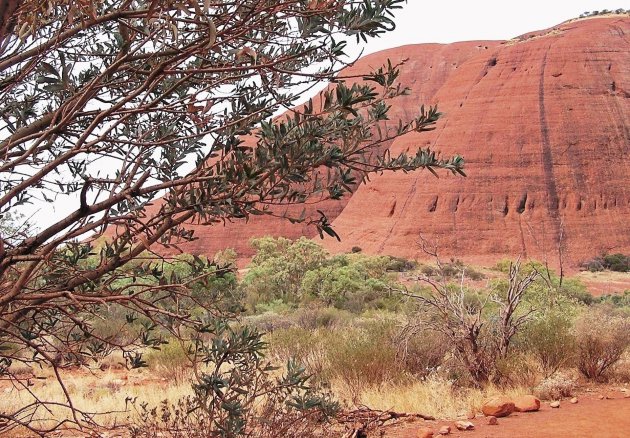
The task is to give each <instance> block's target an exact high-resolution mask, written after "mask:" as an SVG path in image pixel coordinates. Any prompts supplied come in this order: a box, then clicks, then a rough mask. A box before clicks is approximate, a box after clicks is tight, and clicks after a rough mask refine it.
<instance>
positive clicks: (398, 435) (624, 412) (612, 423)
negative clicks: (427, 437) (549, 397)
mask: <svg viewBox="0 0 630 438" xmlns="http://www.w3.org/2000/svg"><path fill="white" fill-rule="evenodd" d="M609 396H610V397H611V399H606V400H599V399H598V398H597V395H596V394H588V395H584V396H582V397H580V398H579V403H578V404H575V405H573V404H570V403H569V401H568V400H564V401H562V402H561V406H560V408H559V409H552V408H550V407H549V403H548V402H547V403H543V404H542V405H541V408H540V411H538V412H525V413H514V414H512V415H510V416H509V417H506V418H500V419H499V424H498V425H497V426H489V425H487V424H486V423H487V421H486V419H485V418H483V417H477V418H475V419H474V420H471V421H472V422H473V423H474V424H475V430H474V431H467V432H460V431H458V430H456V429H455V426H454V422H445V421H425V422H416V423H412V424H404V425H395V426H392V427H389V428H387V429H386V430H385V434H384V435H383V436H384V437H388V438H415V436H416V432H417V430H418V429H419V428H421V427H431V428H432V429H433V430H434V432H435V436H436V437H439V436H440V435H437V431H438V430H439V428H440V427H441V426H443V425H450V426H451V428H452V429H453V432H452V433H451V434H450V435H448V436H449V437H462V438H481V437H484V438H508V437H509V438H543V437H544V438H548V437H554V438H576V437H591V436H598V437H606V438H624V437H627V436H629V433H630V432H629V431H630V398H624V394H623V393H621V392H613V393H610V394H609ZM375 436H378V435H375Z"/></svg>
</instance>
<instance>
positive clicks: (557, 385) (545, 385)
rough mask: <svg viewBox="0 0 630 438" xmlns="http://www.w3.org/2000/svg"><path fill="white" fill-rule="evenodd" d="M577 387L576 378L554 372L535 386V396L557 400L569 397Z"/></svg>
mask: <svg viewBox="0 0 630 438" xmlns="http://www.w3.org/2000/svg"><path fill="white" fill-rule="evenodd" d="M576 388H577V379H575V378H574V377H573V376H571V375H569V374H567V373H561V372H560V373H556V374H554V375H552V376H550V377H547V378H546V379H544V380H543V381H542V382H540V384H539V385H538V386H537V387H536V388H535V390H534V393H535V394H536V396H538V397H539V398H541V399H543V400H558V399H560V398H562V397H570V396H572V395H573V391H575V389H576Z"/></svg>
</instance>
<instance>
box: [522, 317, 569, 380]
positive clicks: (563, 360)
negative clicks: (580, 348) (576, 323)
mask: <svg viewBox="0 0 630 438" xmlns="http://www.w3.org/2000/svg"><path fill="white" fill-rule="evenodd" d="M572 328H573V318H572V317H571V316H570V315H568V314H567V313H566V312H561V311H560V312H559V311H555V310H551V311H549V312H545V313H542V312H538V313H537V314H536V316H535V317H534V318H533V319H532V320H531V321H529V322H528V324H527V325H526V326H525V328H524V330H523V333H522V335H521V336H520V339H519V341H520V343H521V344H522V345H523V346H524V347H525V349H526V350H527V351H529V352H530V353H531V354H532V355H533V356H534V357H535V358H536V361H537V363H538V365H539V366H540V369H541V371H542V373H543V375H544V377H545V378H547V377H550V376H551V375H553V374H554V373H556V372H557V371H558V370H559V369H560V368H562V367H563V366H566V365H569V364H571V363H572V362H573V360H574V358H575V354H576V353H575V352H576V339H575V335H574V333H573V331H572Z"/></svg>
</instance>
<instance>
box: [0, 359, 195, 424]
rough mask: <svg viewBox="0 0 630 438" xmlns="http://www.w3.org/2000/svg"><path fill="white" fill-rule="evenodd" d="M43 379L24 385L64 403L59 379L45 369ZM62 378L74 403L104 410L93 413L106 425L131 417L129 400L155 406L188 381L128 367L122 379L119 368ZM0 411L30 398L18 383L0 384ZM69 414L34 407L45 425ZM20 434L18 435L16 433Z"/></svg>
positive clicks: (177, 394) (183, 391)
mask: <svg viewBox="0 0 630 438" xmlns="http://www.w3.org/2000/svg"><path fill="white" fill-rule="evenodd" d="M42 374H43V375H45V377H47V378H46V380H32V382H33V386H31V387H29V388H28V389H29V390H30V391H32V393H33V394H34V395H35V396H37V397H38V398H39V399H40V400H46V401H49V402H61V403H65V401H66V400H65V398H64V395H63V392H62V390H61V387H60V386H59V383H58V382H57V381H56V380H55V378H54V377H53V376H52V375H51V373H50V372H49V371H48V372H47V371H44V372H42V373H40V374H39V375H40V376H41V375H42ZM62 377H63V382H64V384H65V386H66V388H67V390H68V392H69V393H70V396H71V399H72V403H73V404H74V406H75V407H76V408H77V409H79V410H82V411H86V412H100V413H105V414H102V415H98V416H97V417H95V420H96V421H97V422H98V423H99V424H102V425H103V426H106V427H112V426H117V425H122V424H127V423H129V422H130V421H131V422H133V421H134V417H135V416H136V414H135V410H134V409H133V406H132V405H131V404H129V403H128V401H129V400H135V402H136V404H137V405H139V404H140V403H147V404H148V406H149V407H154V406H158V405H159V404H160V403H161V402H162V401H163V400H169V401H176V400H178V399H180V398H182V397H184V396H186V395H189V394H190V393H191V391H192V390H191V386H190V384H176V383H175V382H172V381H168V380H167V379H164V380H162V379H150V376H149V373H148V372H146V371H145V372H135V371H132V372H130V373H129V375H128V376H127V379H126V380H125V379H124V373H121V372H120V371H118V372H115V371H97V372H94V373H91V372H88V371H84V370H81V371H76V370H75V371H72V372H66V373H64V375H63V376H62ZM1 388H2V389H1V391H2V393H1V394H2V397H0V411H2V412H12V410H13V409H14V408H15V407H16V406H24V405H26V404H28V403H30V402H32V401H33V400H34V398H33V395H31V394H30V393H29V392H28V391H26V390H24V389H23V388H21V387H16V386H13V385H9V384H7V383H5V384H3V385H2V386H1ZM51 417H53V418H55V420H56V421H58V420H60V419H63V418H71V412H70V410H69V409H64V408H62V407H53V408H51V412H46V411H45V410H43V409H40V410H39V411H38V415H37V418H38V419H40V422H39V423H38V424H40V425H46V424H47V421H46V419H49V418H51ZM16 436H22V435H16Z"/></svg>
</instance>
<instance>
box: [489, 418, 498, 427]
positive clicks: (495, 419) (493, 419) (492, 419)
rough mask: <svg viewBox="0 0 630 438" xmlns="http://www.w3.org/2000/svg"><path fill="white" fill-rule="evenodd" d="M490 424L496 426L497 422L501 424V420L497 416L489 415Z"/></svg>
mask: <svg viewBox="0 0 630 438" xmlns="http://www.w3.org/2000/svg"><path fill="white" fill-rule="evenodd" d="M488 424H489V425H490V426H496V425H497V424H499V420H497V417H493V416H489V417H488Z"/></svg>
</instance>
